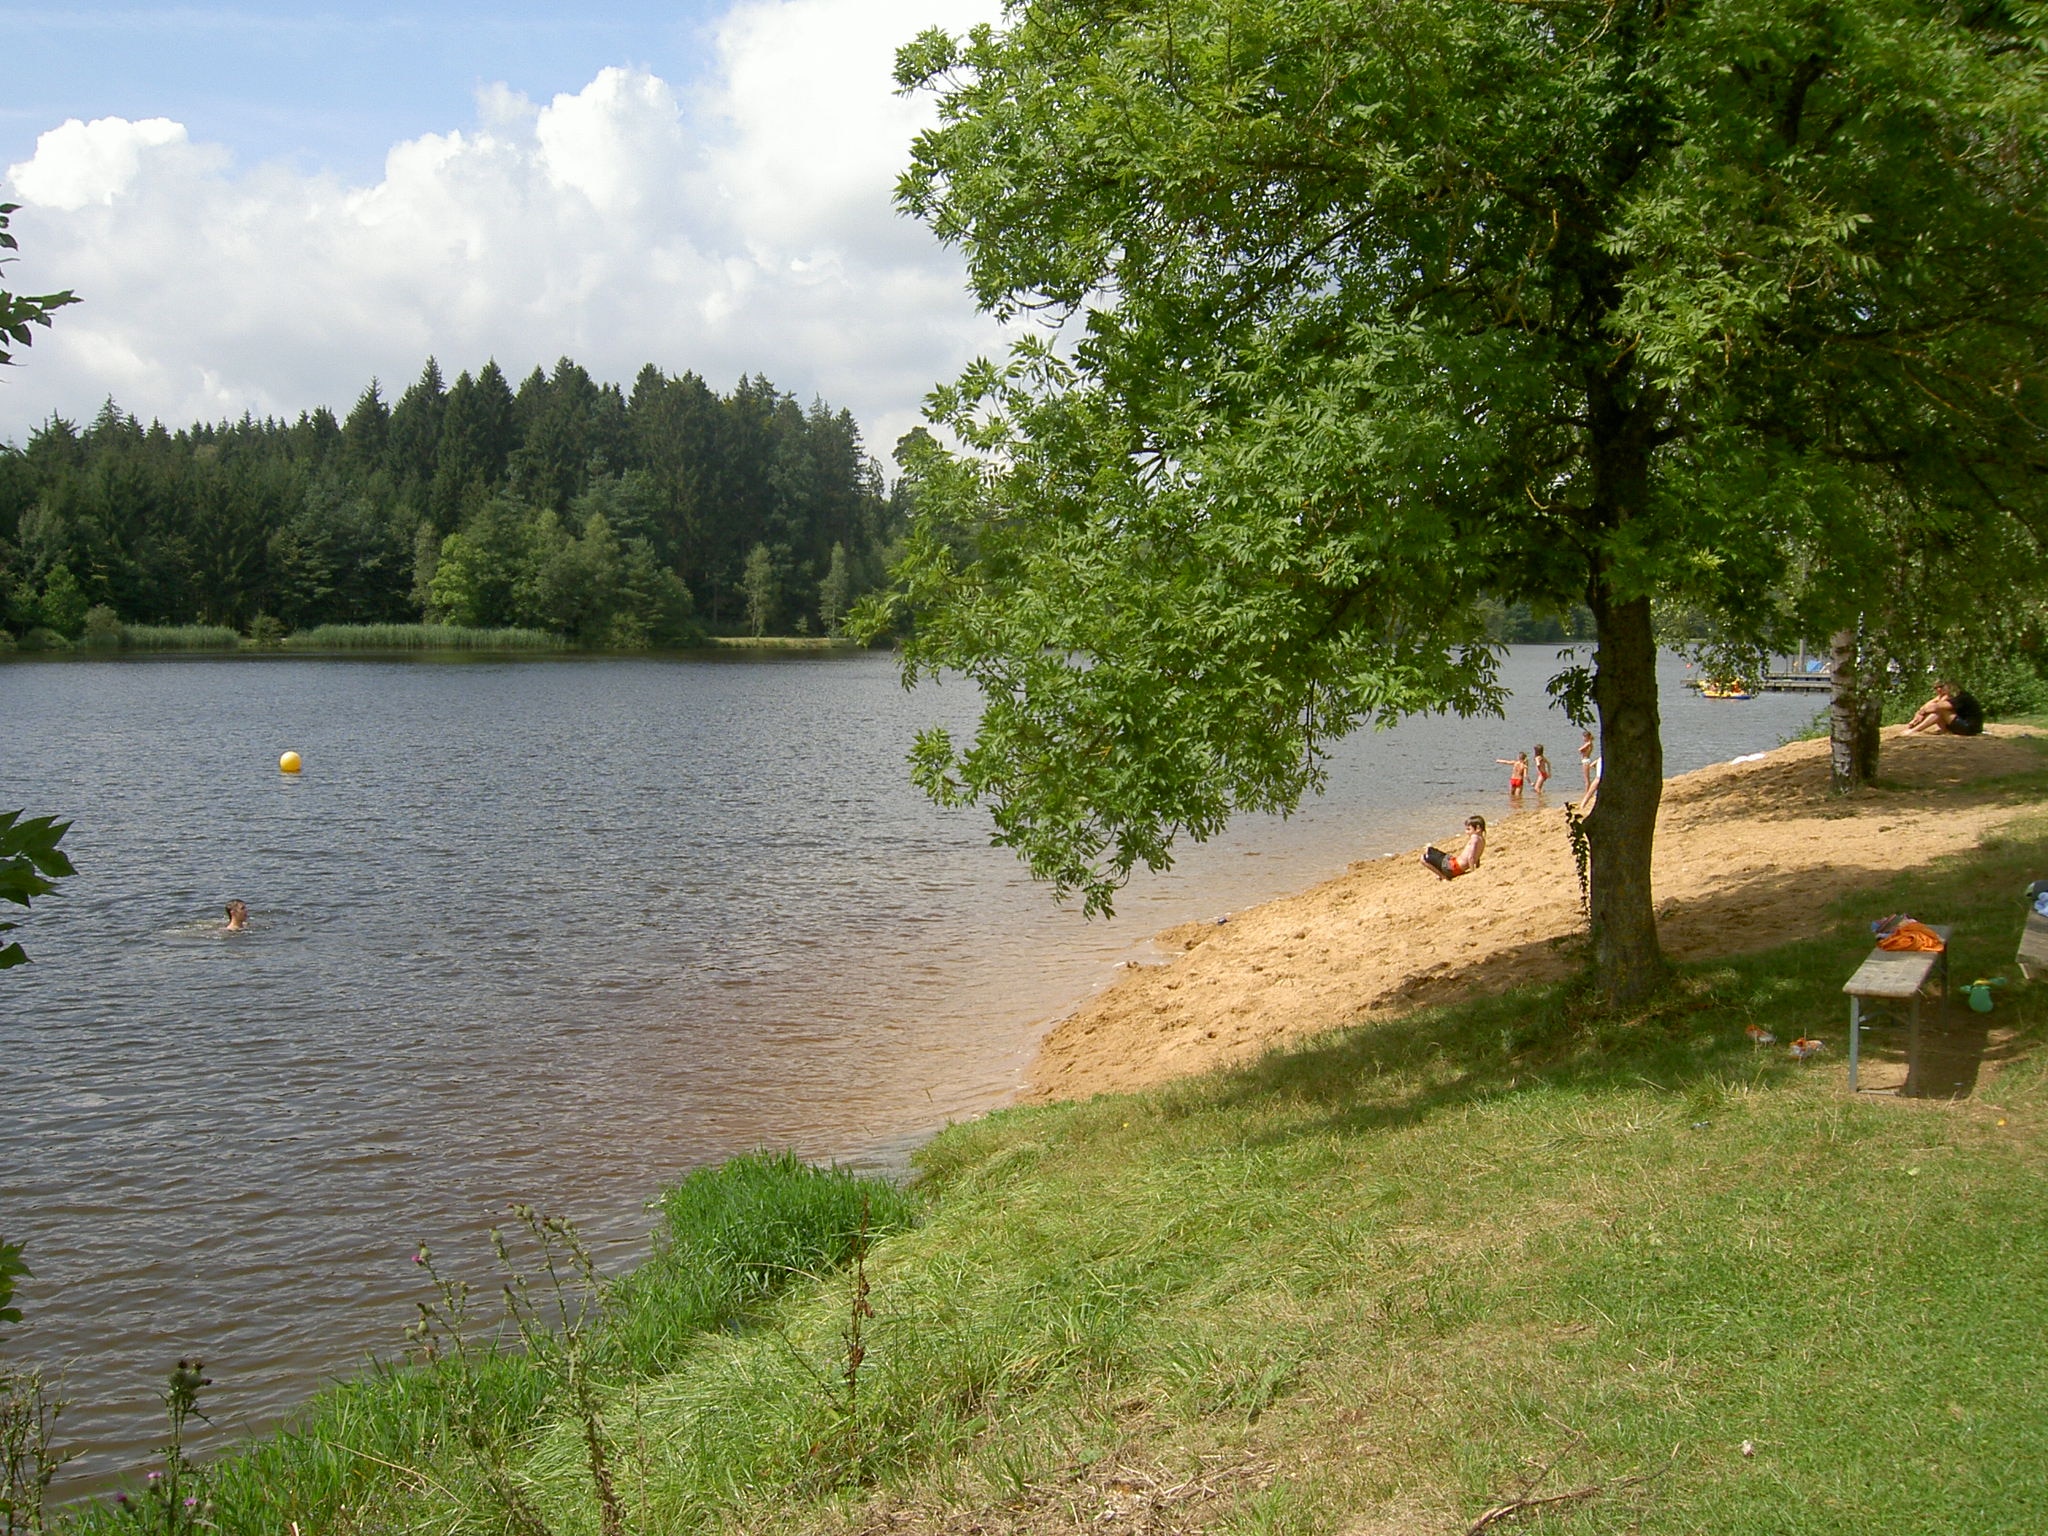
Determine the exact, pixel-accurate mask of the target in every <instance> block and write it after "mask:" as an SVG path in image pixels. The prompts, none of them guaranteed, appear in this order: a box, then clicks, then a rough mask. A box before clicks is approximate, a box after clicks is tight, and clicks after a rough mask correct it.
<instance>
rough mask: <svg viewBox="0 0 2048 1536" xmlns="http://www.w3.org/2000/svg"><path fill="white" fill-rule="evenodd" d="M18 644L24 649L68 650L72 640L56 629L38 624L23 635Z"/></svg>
mask: <svg viewBox="0 0 2048 1536" xmlns="http://www.w3.org/2000/svg"><path fill="white" fill-rule="evenodd" d="M16 644H17V645H18V646H19V647H20V648H21V649H22V650H24V651H68V650H70V649H71V642H70V641H69V640H67V639H65V638H64V637H63V636H62V635H60V634H58V633H57V631H56V630H54V629H45V628H44V627H43V626H42V625H40V624H38V625H37V626H36V627H35V628H33V629H31V630H30V631H29V632H28V633H27V634H25V635H23V636H22V637H21V639H20V640H18V641H17V642H16Z"/></svg>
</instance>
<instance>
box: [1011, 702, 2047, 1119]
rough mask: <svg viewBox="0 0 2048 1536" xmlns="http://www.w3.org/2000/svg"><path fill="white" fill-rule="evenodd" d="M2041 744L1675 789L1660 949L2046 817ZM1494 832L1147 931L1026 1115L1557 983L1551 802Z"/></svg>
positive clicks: (1700, 948)
mask: <svg viewBox="0 0 2048 1536" xmlns="http://www.w3.org/2000/svg"><path fill="white" fill-rule="evenodd" d="M2044 748H2048V736H2044V735H2043V733H2041V732H2038V731H2035V730H2033V729H2031V728H2029V727H2024V726H2013V725H1992V726H1989V727H1987V728H1986V731H1985V734H1984V735H1983V736H1979V737H1957V736H1905V735H1902V734H1900V733H1899V732H1897V731H1888V732H1887V733H1886V735H1885V738H1884V747H1883V752H1882V755H1881V757H1880V769H1881V774H1882V777H1881V780H1880V782H1879V783H1878V784H1877V785H1874V786H1872V787H1870V788H1867V789H1863V790H1859V791H1857V792H1856V793H1854V794H1852V795H1849V796H1846V797H1837V796H1835V795H1834V794H1832V792H1831V791H1830V790H1829V788H1828V760H1827V754H1828V744H1827V742H1826V741H1825V740H1807V741H1795V742H1791V743H1788V744H1787V745H1785V746H1782V747H1778V748H1775V749H1773V750H1772V751H1769V752H1765V753H1761V754H1756V755H1752V756H1748V757H1746V758H1744V759H1742V760H1739V761H1732V762H1725V763H1717V764H1713V765H1711V766H1709V767H1706V768H1700V769H1696V770H1694V771H1693V772H1690V773H1685V774H1679V775H1676V776H1674V777H1672V778H1668V779H1666V780H1665V781H1664V800H1663V805H1662V808H1661V809H1660V811H1659V813H1658V820H1657V849H1656V855H1655V861H1654V866H1653V869H1654V875H1653V878H1654V887H1655V892H1656V903H1657V915H1658V928H1659V933H1660V936H1661V937H1662V939H1663V943H1664V950H1665V953H1666V954H1667V955H1668V956H1670V957H1671V958H1672V959H1674V960H1681V961H1684V960H1702V959H1708V958H1713V957H1716V956H1720V955H1729V954H1740V953H1745V952H1747V951H1751V950H1756V949H1763V948H1768V947H1769V946H1771V945H1774V944H1779V943H1783V942H1786V941H1787V940H1790V939H1795V938H1802V937H1808V936H1811V935H1814V934H1817V933H1820V932H1823V931H1825V930H1827V929H1828V928H1829V927H1830V926H1832V924H1833V922H1834V919H1831V918H1830V916H1829V912H1830V908H1831V907H1832V906H1833V905H1834V903H1835V902H1837V901H1838V900H1840V899H1841V898H1843V897H1845V896H1847V895H1850V894H1852V893H1853V892H1854V891H1856V890H1858V889H1863V888H1868V887H1870V886H1874V885H1876V884H1878V883H1879V882H1881V881H1883V880H1886V879H1889V878H1891V877H1892V876H1894V875H1896V874H1898V873H1899V872H1900V871H1902V870H1905V869H1909V868H1912V867H1915V866H1918V865H1921V864H1924V863H1927V862H1929V861H1931V860H1933V859H1936V858H1939V857H1941V856H1942V855H1944V854H1949V853H1954V852H1958V851H1960V850H1963V849H1966V848H1969V847H1972V846H1974V845H1975V844H1976V842H1977V841H1978V839H1979V838H1980V837H1981V836H1983V835H1984V834H1985V833H1986V832H1987V831H1989V830H1991V829H1992V828H1993V827H1995V826H1997V825H1998V824H2000V823H2003V822H2006V821H2009V820H2011V819H2012V817H2013V816H2014V814H2015V813H2016V811H2017V810H2018V809H2021V808H2023V807H2024V806H2025V805H2026V804H2031V803H2036V802H2033V801H2032V800H2030V799H2029V797H2027V796H2025V795H2021V794H2017V793H2014V792H2011V791H2009V790H2003V789H2001V788H2000V786H1999V784H1998V781H1999V780H2000V779H2002V778H2005V777H2008V776H2010V775H2013V774H2017V773H2025V772H2029V771H2032V770H2035V769H2038V768H2041V767H2042V766H2044V765H2048V751H2044ZM1451 830H1452V824H1450V823H1447V825H1446V829H1445V835H1446V836H1448V835H1449V833H1450V831H1451ZM1488 837H1489V842H1488V846H1487V852H1486V859H1485V862H1484V863H1483V864H1482V865H1481V867H1480V869H1479V870H1478V871H1476V872H1475V873H1474V874H1472V875H1469V876H1467V877H1465V878H1464V879H1461V880H1456V881H1441V880H1437V879H1434V878H1430V877H1429V876H1428V874H1427V872H1426V871H1424V870H1422V869H1421V868H1420V867H1419V864H1418V855H1419V849H1410V850H1406V851H1404V852H1403V853H1401V854H1397V855H1393V856H1382V857H1378V858H1370V859H1361V860H1356V861H1354V862H1353V863H1352V864H1351V866H1350V867H1349V868H1348V869H1347V870H1346V871H1345V872H1344V873H1342V874H1340V875H1336V876H1334V877H1332V878H1330V879H1328V880H1324V881H1322V882H1320V883H1318V884H1316V885H1313V886H1311V887H1309V888H1308V889H1306V890H1303V891H1298V892H1295V893H1293V894H1291V895H1287V896H1281V897H1278V898H1276V899H1274V900H1272V901H1268V902H1265V903H1263V904H1261V905H1259V906H1256V907H1252V908H1249V909H1247V910H1245V911H1243V912H1238V913H1233V914H1231V915H1230V916H1229V917H1228V918H1227V919H1223V920H1219V921H1217V922H1214V923H1206V922H1195V923H1185V924H1182V925H1180V926H1178V927H1174V928H1168V929H1166V930H1164V931H1162V932H1160V933H1158V934H1155V935H1154V936H1153V940H1152V942H1153V945H1154V947H1155V948H1156V949H1157V950H1158V951H1160V953H1161V956H1162V958H1161V960H1160V961H1159V962H1158V963H1149V964H1148V963H1145V962H1140V961H1132V962H1128V963H1127V969H1126V971H1125V973H1124V974H1123V975H1122V976H1120V977H1119V978H1118V979H1116V980H1115V981H1113V982H1111V983H1110V985H1109V986H1107V987H1106V988H1104V989H1103V990H1102V991H1100V992H1098V993H1096V994H1095V995H1094V996H1093V997H1091V998H1089V999H1088V1000H1087V1001H1086V1002H1085V1003H1083V1004H1082V1005H1081V1006H1080V1007H1079V1008H1077V1009H1075V1010H1074V1011H1073V1012H1071V1013H1068V1014H1066V1015H1065V1016H1063V1017H1061V1018H1059V1019H1058V1020H1056V1021H1055V1022H1054V1023H1053V1024H1052V1026H1051V1028H1050V1029H1049V1030H1048V1031H1047V1032H1046V1034H1045V1036H1044V1037H1043V1038H1042V1039H1041V1041H1040V1042H1039V1046H1038V1050H1037V1053H1036V1055H1035V1056H1034V1058H1033V1060H1032V1062H1031V1065H1030V1067H1029V1068H1028V1069H1027V1072H1026V1087H1025V1089H1024V1091H1023V1092H1022V1093H1021V1094H1020V1095H1019V1096H1018V1100H1017V1102H1019V1103H1025V1104H1034V1103H1047V1102H1051V1101H1055V1100H1061V1099H1079V1098H1088V1097H1090V1096H1092V1095H1094V1094H1097V1093H1116V1092H1126V1091H1129V1090H1132V1089H1137V1088H1145V1087H1150V1086H1152V1085H1154V1084H1157V1083H1161V1082H1164V1081H1167V1080H1169V1079H1171V1078H1176V1077H1186V1076H1191V1075H1195V1074H1198V1073H1202V1072H1207V1071H1209V1070H1211V1069H1213V1068H1217V1067H1223V1066H1228V1065H1233V1064H1237V1063H1242V1062H1244V1061H1248V1060H1250V1059H1252V1058H1254V1057H1257V1056H1260V1055H1263V1054H1265V1053H1266V1052H1267V1051H1269V1050H1271V1049H1273V1048H1275V1047H1278V1046H1282V1045H1289V1044H1295V1043H1298V1042H1300V1041H1301V1040H1303V1039H1306V1038H1307V1037H1309V1036H1312V1035H1318V1034H1322V1033H1325V1032H1326V1031H1329V1030H1333V1029H1339V1028H1342V1027H1344V1026H1346V1025H1351V1024H1359V1023H1369V1022H1372V1021H1374V1020H1376V1019H1379V1018H1384V1017H1386V1016H1388V1015H1389V1014H1391V1013H1393V1012H1396V1011H1398V1010H1401V1009H1406V1008H1411V1007H1414V1006H1416V1005H1418V1004H1427V1003H1444V1002H1452V1001H1457V1000H1460V999H1463V998H1468V997H1475V996H1480V995H1485V994H1489V993H1495V992H1501V991H1504V990H1506V989H1507V988H1509V987H1511V986H1515V985H1518V984H1520V983H1522V982H1527V981H1543V980H1555V979H1558V978H1560V977H1562V976H1564V975H1565V974H1567V973H1568V972H1569V971H1570V969H1571V968H1572V963H1573V962H1572V958H1571V955H1570V953H1569V951H1570V949H1571V946H1572V944H1573V941H1574V940H1575V939H1576V938H1577V937H1578V936H1579V935H1580V934H1581V933H1582V932H1583V919H1582V918H1581V916H1580V912H1579V900H1578V886H1577V878H1576V874H1575V872H1574V869H1573V865H1572V859H1571V852H1570V847H1569V844H1568V842H1567V840H1566V836H1565V832H1564V815H1563V810H1562V807H1561V805H1560V806H1555V807H1552V808H1549V809H1543V810H1536V809H1528V810H1522V811H1519V812H1515V813H1513V814H1511V815H1509V816H1506V817H1502V818H1501V819H1500V820H1499V821H1497V822H1495V823H1494V824H1493V826H1492V827H1491V828H1490V829H1489V833H1488Z"/></svg>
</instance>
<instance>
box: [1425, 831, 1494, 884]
mask: <svg viewBox="0 0 2048 1536" xmlns="http://www.w3.org/2000/svg"><path fill="white" fill-rule="evenodd" d="M1485 852H1486V818H1485V817H1484V816H1467V817H1466V818H1465V846H1464V847H1463V848H1461V849H1459V850H1458V851H1457V852H1456V853H1445V852H1444V851H1443V849H1441V848H1438V847H1435V846H1434V845H1432V846H1431V847H1428V848H1425V849H1423V850H1422V862H1423V863H1424V864H1425V865H1427V866H1428V867H1429V868H1430V869H1431V870H1433V871H1435V873H1436V875H1437V878H1439V879H1441V880H1455V879H1457V878H1458V876H1460V875H1469V874H1471V873H1472V871H1473V870H1475V869H1477V868H1478V867H1479V859H1480V856H1481V855H1482V854H1484V853H1485Z"/></svg>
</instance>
